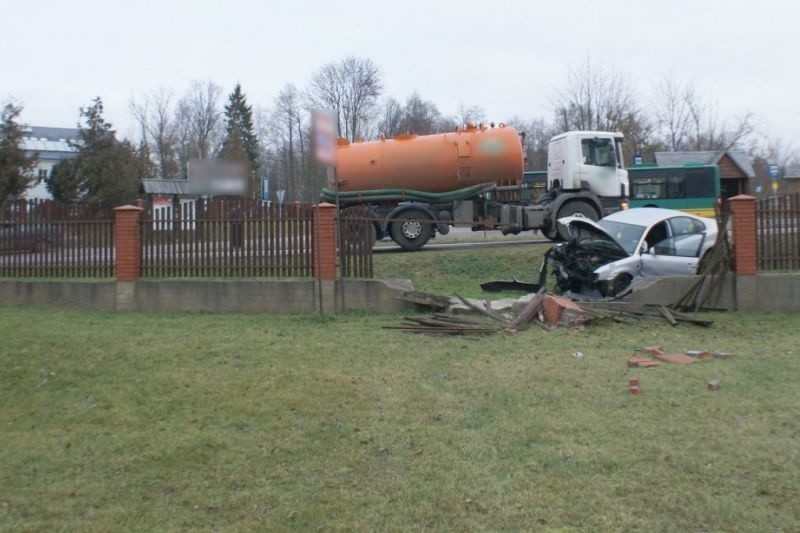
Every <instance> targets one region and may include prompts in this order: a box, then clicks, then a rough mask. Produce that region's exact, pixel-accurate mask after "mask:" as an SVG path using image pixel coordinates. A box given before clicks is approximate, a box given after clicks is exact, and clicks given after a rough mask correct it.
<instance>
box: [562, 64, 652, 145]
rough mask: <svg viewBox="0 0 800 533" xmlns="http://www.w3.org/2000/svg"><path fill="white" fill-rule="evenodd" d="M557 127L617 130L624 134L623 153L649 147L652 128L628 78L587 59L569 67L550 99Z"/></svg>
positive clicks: (564, 128)
mask: <svg viewBox="0 0 800 533" xmlns="http://www.w3.org/2000/svg"><path fill="white" fill-rule="evenodd" d="M554 104H555V111H556V123H557V124H558V127H559V129H560V130H561V131H568V130H583V131H592V130H599V131H620V132H622V133H623V134H624V135H625V138H626V141H627V142H626V145H625V148H624V151H625V157H626V159H627V160H630V158H631V156H632V155H633V154H634V153H637V152H643V151H650V150H651V144H652V132H653V128H652V126H651V125H650V123H649V121H648V120H647V117H646V116H645V115H644V113H643V111H642V109H641V106H640V105H639V98H638V96H637V93H636V92H635V90H634V88H633V86H632V84H631V83H630V82H629V81H628V78H627V77H626V76H624V75H623V74H622V73H620V72H613V71H610V72H607V71H605V70H603V69H602V68H600V67H597V66H595V65H593V64H592V63H591V61H590V60H589V59H587V61H586V63H584V64H583V65H582V66H581V67H579V68H574V67H570V69H569V72H568V81H567V85H566V88H565V89H563V90H562V91H561V92H560V93H559V94H558V96H557V97H556V98H555V100H554Z"/></svg>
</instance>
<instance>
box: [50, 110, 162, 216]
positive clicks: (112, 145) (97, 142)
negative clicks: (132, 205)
mask: <svg viewBox="0 0 800 533" xmlns="http://www.w3.org/2000/svg"><path fill="white" fill-rule="evenodd" d="M81 116H82V117H83V119H84V122H85V124H83V125H81V124H79V125H78V128H79V131H78V137H79V139H78V141H75V142H74V143H73V146H75V147H76V148H77V155H76V157H75V159H73V160H66V161H63V162H61V163H59V164H58V165H56V167H55V168H54V169H53V172H52V173H51V176H50V179H49V180H48V182H47V188H48V190H49V191H50V193H51V194H52V195H53V197H54V198H56V199H57V200H65V201H76V200H81V201H84V202H86V203H87V204H89V205H93V206H97V207H101V206H102V207H116V206H119V205H122V204H125V203H129V202H132V201H134V200H135V198H136V193H137V190H138V188H139V184H140V182H141V180H142V178H150V177H153V176H154V174H155V168H154V165H153V163H152V161H150V158H149V156H148V154H147V152H146V151H142V150H137V149H136V147H134V146H133V145H132V144H131V143H130V142H128V141H127V140H124V141H119V140H117V138H116V135H115V133H114V130H113V129H112V127H111V124H110V123H109V122H107V121H106V120H105V118H103V102H102V100H101V99H100V98H99V97H98V98H95V99H94V101H93V103H92V105H91V106H89V107H88V108H81Z"/></svg>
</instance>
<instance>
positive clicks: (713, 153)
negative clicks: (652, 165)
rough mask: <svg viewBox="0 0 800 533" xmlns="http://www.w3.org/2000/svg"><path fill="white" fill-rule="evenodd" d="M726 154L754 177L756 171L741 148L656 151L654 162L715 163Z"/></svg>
mask: <svg viewBox="0 0 800 533" xmlns="http://www.w3.org/2000/svg"><path fill="white" fill-rule="evenodd" d="M725 154H727V155H728V157H730V158H731V161H733V164H734V165H736V166H737V167H739V170H741V171H742V173H743V174H744V175H745V176H747V177H748V178H755V177H756V172H755V170H754V169H753V165H752V163H750V157H749V156H748V155H747V153H746V152H742V151H741V150H728V151H727V152H725V151H722V150H705V151H697V152H656V154H655V155H656V163H657V164H658V165H659V166H665V167H672V166H681V165H685V164H686V163H700V164H701V165H716V164H717V163H719V160H720V159H722V157H723V156H724V155H725Z"/></svg>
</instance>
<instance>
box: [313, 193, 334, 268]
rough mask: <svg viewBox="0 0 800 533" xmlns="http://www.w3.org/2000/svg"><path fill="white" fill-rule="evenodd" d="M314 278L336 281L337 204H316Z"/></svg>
mask: <svg viewBox="0 0 800 533" xmlns="http://www.w3.org/2000/svg"><path fill="white" fill-rule="evenodd" d="M314 237H315V238H314V260H313V264H314V278H315V279H318V280H321V281H336V206H335V205H333V204H329V203H327V202H323V203H321V204H317V205H315V206H314Z"/></svg>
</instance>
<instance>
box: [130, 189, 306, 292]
mask: <svg viewBox="0 0 800 533" xmlns="http://www.w3.org/2000/svg"><path fill="white" fill-rule="evenodd" d="M313 224H314V212H313V208H312V206H310V205H307V204H297V203H295V204H285V205H276V204H271V205H267V204H265V203H262V202H261V201H258V200H250V199H239V198H235V199H227V198H224V199H223V198H214V199H210V200H209V199H197V200H195V199H192V200H181V201H180V202H169V203H164V204H162V203H158V202H156V203H154V202H152V201H149V202H147V203H145V207H144V212H143V213H142V217H141V219H140V225H141V240H142V277H148V278H176V277H178V278H221V277H239V278H251V277H271V278H276V277H298V278H302V277H310V276H311V275H312V274H313V267H312V255H313V234H314V231H313Z"/></svg>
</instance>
